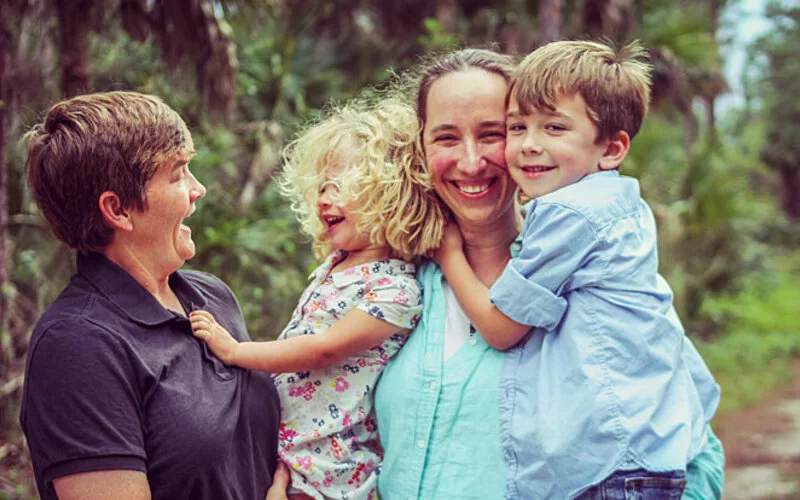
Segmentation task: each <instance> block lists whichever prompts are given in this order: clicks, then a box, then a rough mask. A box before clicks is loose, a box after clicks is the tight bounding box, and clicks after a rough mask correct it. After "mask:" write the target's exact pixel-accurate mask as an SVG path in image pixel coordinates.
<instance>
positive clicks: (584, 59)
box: [509, 40, 652, 140]
mask: <svg viewBox="0 0 800 500" xmlns="http://www.w3.org/2000/svg"><path fill="white" fill-rule="evenodd" d="M647 60H648V54H647V51H646V50H645V49H644V47H643V46H642V45H641V44H640V43H639V42H638V41H633V42H631V43H629V44H627V45H624V46H620V45H617V46H614V45H611V44H606V43H599V42H592V41H578V40H571V41H569V40H563V41H558V42H552V43H548V44H547V45H543V46H542V47H539V48H538V49H536V50H534V51H533V52H531V53H530V54H528V56H527V57H525V59H523V60H522V62H521V63H520V64H519V66H518V67H517V69H516V71H515V72H514V75H513V76H512V78H511V85H510V90H509V96H511V95H514V96H515V97H516V98H517V103H518V104H519V107H520V112H521V113H523V114H528V113H530V112H531V110H532V109H542V110H548V111H552V110H554V109H555V103H556V101H557V100H558V99H559V98H560V97H561V96H563V95H572V94H580V96H581V97H582V98H583V100H584V101H585V102H586V106H587V108H588V109H587V111H588V113H589V117H590V118H591V119H592V121H593V122H594V124H595V125H596V126H597V129H598V135H597V137H596V138H595V140H602V139H607V138H609V137H611V136H613V135H614V134H615V133H617V132H619V131H620V130H624V131H625V132H627V133H628V135H629V136H630V137H631V139H633V137H634V136H635V135H636V134H637V133H638V132H639V128H641V126H642V122H644V118H645V116H647V108H648V106H649V104H650V85H651V81H650V79H651V74H652V66H651V65H650V64H649V63H648V62H647Z"/></svg>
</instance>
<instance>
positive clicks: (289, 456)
mask: <svg viewBox="0 0 800 500" xmlns="http://www.w3.org/2000/svg"><path fill="white" fill-rule="evenodd" d="M346 256H347V252H345V251H343V250H337V251H336V252H334V253H333V254H331V255H330V256H329V257H328V258H327V259H326V260H325V262H324V263H323V264H322V265H320V266H319V267H318V268H317V269H316V270H315V271H314V272H313V273H312V274H311V276H310V277H309V279H311V280H312V282H311V284H310V285H309V287H308V288H306V290H305V291H304V292H303V295H302V296H301V297H300V301H299V302H298V305H297V308H296V309H295V311H294V314H293V315H292V319H291V321H290V322H289V324H288V325H287V326H286V328H285V329H284V330H283V332H282V333H281V335H280V337H279V338H280V339H286V338H290V337H295V336H298V335H315V334H319V333H322V332H324V331H325V330H327V329H328V328H329V327H331V326H332V325H333V324H334V323H336V321H338V320H339V319H341V318H343V317H344V315H345V314H347V313H348V312H350V311H351V310H353V309H354V308H356V309H360V310H361V311H364V312H366V313H368V314H370V315H372V316H374V317H376V318H379V319H381V320H383V321H386V322H388V323H391V324H393V325H397V326H398V327H400V328H403V329H412V328H414V326H416V324H417V322H418V320H419V315H420V314H421V312H422V300H421V294H420V289H419V284H418V282H417V280H416V278H415V276H414V271H415V269H414V265H412V264H409V263H407V262H405V261H402V260H397V259H389V260H383V261H379V262H370V263H366V264H361V265H358V266H355V267H352V268H349V269H345V270H343V271H339V272H336V273H331V269H332V268H333V267H334V266H335V265H336V264H337V263H338V262H340V261H341V260H342V259H344V258H345V257H346ZM406 335H407V334H395V335H392V336H391V337H390V338H388V339H386V340H385V341H383V342H382V343H380V344H378V345H376V346H375V347H373V348H371V349H369V350H366V351H364V352H360V353H358V354H357V355H355V356H352V357H350V358H348V359H346V360H344V361H343V362H341V363H339V364H337V365H334V366H331V367H329V368H326V369H323V370H315V371H310V372H300V373H281V374H276V375H275V385H276V387H277V388H278V393H279V394H280V398H281V424H280V436H279V440H280V448H279V451H278V453H279V455H280V457H281V459H282V460H283V461H284V462H285V463H286V464H287V465H289V469H290V471H291V475H292V488H291V490H290V493H291V492H303V493H305V494H307V495H309V496H312V497H313V498H317V499H324V498H336V499H342V500H345V499H349V500H356V499H371V498H377V480H378V478H377V469H378V466H379V465H380V462H381V460H382V458H383V449H382V448H381V445H380V442H379V440H378V431H377V428H376V423H375V415H374V411H373V407H372V397H373V391H374V389H375V384H376V382H377V381H378V377H379V376H380V374H381V371H382V370H383V368H384V367H385V366H386V363H387V362H388V361H389V359H390V358H391V357H392V356H393V355H394V354H395V353H397V351H398V350H399V349H400V347H402V346H403V344H404V343H405V341H406Z"/></svg>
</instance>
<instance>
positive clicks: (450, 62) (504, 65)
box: [417, 49, 514, 127]
mask: <svg viewBox="0 0 800 500" xmlns="http://www.w3.org/2000/svg"><path fill="white" fill-rule="evenodd" d="M469 69H482V70H484V71H487V72H489V73H494V74H496V75H499V76H501V77H503V79H504V80H505V81H506V82H508V81H509V80H510V79H511V74H512V72H513V71H514V59H513V58H512V57H511V56H508V55H505V54H500V53H498V52H495V51H493V50H488V49H461V50H457V51H455V52H451V53H449V54H447V55H445V56H444V57H440V58H438V59H434V60H433V61H432V62H430V63H428V64H427V65H425V66H423V68H422V69H421V70H420V75H421V76H420V79H419V84H418V85H417V117H418V118H419V121H420V123H421V124H422V126H423V127H424V125H425V121H426V120H427V119H428V116H427V110H426V106H427V105H428V94H429V93H430V90H431V86H432V85H433V84H434V83H435V82H436V80H438V79H439V78H441V77H443V76H445V75H447V74H450V73H455V72H457V71H467V70H469Z"/></svg>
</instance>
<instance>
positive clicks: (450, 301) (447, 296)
mask: <svg viewBox="0 0 800 500" xmlns="http://www.w3.org/2000/svg"><path fill="white" fill-rule="evenodd" d="M442 290H443V291H444V309H445V320H444V360H445V361H447V360H448V359H449V358H450V356H452V355H453V354H454V353H455V352H456V351H457V350H458V349H459V347H461V346H462V345H464V344H465V343H466V342H467V341H468V340H469V339H470V334H469V330H470V321H469V318H468V317H467V315H466V314H465V313H464V310H463V309H461V305H459V303H458V299H456V294H455V293H453V289H452V288H450V285H448V284H447V282H446V281H445V282H443V283H442Z"/></svg>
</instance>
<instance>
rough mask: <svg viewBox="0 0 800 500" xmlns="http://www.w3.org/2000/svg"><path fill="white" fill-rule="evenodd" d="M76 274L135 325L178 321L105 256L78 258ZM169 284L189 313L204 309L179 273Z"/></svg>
mask: <svg viewBox="0 0 800 500" xmlns="http://www.w3.org/2000/svg"><path fill="white" fill-rule="evenodd" d="M78 274H79V275H81V276H82V277H84V278H85V279H86V280H88V281H89V282H90V283H91V284H92V285H93V286H94V287H95V288H96V289H97V290H98V291H99V292H100V293H101V294H102V295H103V296H104V297H106V298H107V299H108V300H110V301H111V302H113V303H114V304H116V305H117V306H118V307H119V308H120V310H121V311H122V312H123V313H124V314H125V315H127V316H128V317H129V318H130V319H131V320H133V321H135V322H137V323H141V324H144V325H157V324H159V323H164V322H166V321H170V320H173V319H175V318H176V317H180V316H178V315H177V314H176V313H174V312H172V311H170V310H169V309H167V308H166V307H164V306H162V305H161V303H159V302H158V300H156V298H155V297H154V296H153V294H152V293H150V292H149V291H147V289H146V288H144V287H143V286H142V285H141V284H140V283H139V282H138V281H136V280H135V279H134V278H133V276H131V275H130V274H128V272H127V271H125V270H124V269H122V268H121V267H119V266H118V265H116V264H114V263H113V262H111V261H110V260H108V258H107V257H106V256H105V255H102V254H99V253H94V252H92V253H89V254H88V255H80V254H78ZM169 284H170V286H171V287H172V290H173V291H174V292H175V295H177V296H178V299H179V300H180V302H181V304H182V305H183V306H184V307H185V308H186V309H188V310H189V311H193V310H195V309H202V308H204V307H205V305H206V300H205V297H203V296H202V295H201V294H200V293H199V292H198V291H197V289H195V288H194V287H193V286H192V285H191V284H190V283H189V282H188V281H187V280H186V278H185V277H184V276H183V274H182V273H180V272H179V271H175V272H174V273H172V274H171V275H170V276H169Z"/></svg>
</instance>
